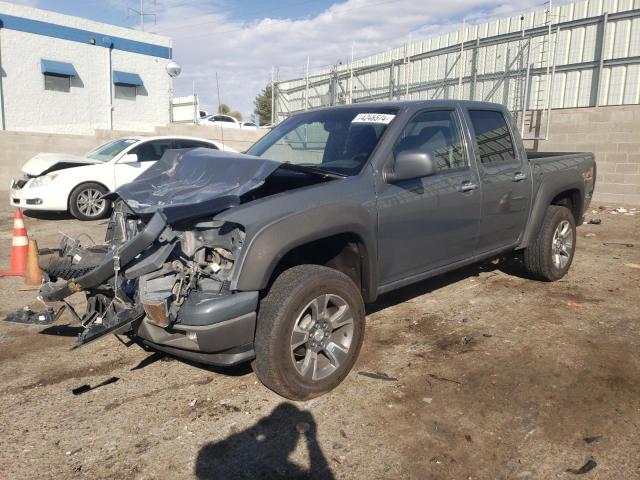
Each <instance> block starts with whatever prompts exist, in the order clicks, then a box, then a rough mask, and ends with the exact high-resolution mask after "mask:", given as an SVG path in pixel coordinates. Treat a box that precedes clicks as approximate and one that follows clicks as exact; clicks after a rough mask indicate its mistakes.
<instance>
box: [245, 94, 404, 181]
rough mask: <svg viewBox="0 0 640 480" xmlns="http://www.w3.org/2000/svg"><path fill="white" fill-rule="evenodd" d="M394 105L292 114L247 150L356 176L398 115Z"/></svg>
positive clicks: (266, 156) (284, 160)
mask: <svg viewBox="0 0 640 480" xmlns="http://www.w3.org/2000/svg"><path fill="white" fill-rule="evenodd" d="M396 113H397V108H394V107H384V106H381V107H372V106H359V107H343V108H336V109H328V110H318V111H311V112H307V113H302V114H299V115H295V116H292V117H290V118H288V119H287V120H285V121H284V122H282V123H281V124H280V125H278V126H277V127H276V128H274V129H273V130H271V132H269V133H268V134H267V135H265V136H264V137H263V138H261V139H260V140H259V141H258V142H257V143H256V144H255V145H253V146H252V147H251V148H250V149H249V150H248V151H247V152H246V153H247V154H249V155H255V156H258V157H263V158H267V159H269V160H275V161H278V162H282V163H291V164H294V165H299V166H301V167H313V169H314V170H324V171H326V172H330V173H335V174H338V175H356V174H357V173H358V172H360V170H361V169H362V167H363V166H364V165H365V164H366V163H367V161H368V160H369V157H370V156H371V153H372V152H373V150H374V148H375V147H376V145H377V144H378V141H379V140H380V137H381V136H382V134H383V133H384V131H385V130H386V128H387V126H388V125H389V123H390V122H391V121H392V120H393V118H394V117H395V114H396Z"/></svg>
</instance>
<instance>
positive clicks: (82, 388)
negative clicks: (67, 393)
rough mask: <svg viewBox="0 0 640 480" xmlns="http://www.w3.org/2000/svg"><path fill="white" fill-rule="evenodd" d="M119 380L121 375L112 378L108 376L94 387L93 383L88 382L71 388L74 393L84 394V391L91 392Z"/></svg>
mask: <svg viewBox="0 0 640 480" xmlns="http://www.w3.org/2000/svg"><path fill="white" fill-rule="evenodd" d="M118 380H120V378H119V377H111V378H107V379H106V380H105V381H104V382H101V383H99V384H97V385H95V386H93V387H92V386H91V385H86V384H85V385H81V386H79V387H77V388H74V389H73V390H71V393H73V394H74V395H82V394H83V393H87V392H90V391H91V390H95V389H96V388H100V387H104V386H105V385H111V384H112V383H116V382H117V381H118Z"/></svg>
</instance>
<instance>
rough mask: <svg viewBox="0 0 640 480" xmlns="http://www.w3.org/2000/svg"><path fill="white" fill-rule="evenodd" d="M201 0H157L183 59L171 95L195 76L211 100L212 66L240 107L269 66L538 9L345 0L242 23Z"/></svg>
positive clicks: (248, 105) (492, 2) (483, 0)
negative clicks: (314, 10)
mask: <svg viewBox="0 0 640 480" xmlns="http://www.w3.org/2000/svg"><path fill="white" fill-rule="evenodd" d="M202 3H203V2H201V1H198V0H165V1H164V2H162V3H160V2H159V6H160V7H161V12H160V14H159V15H158V23H157V25H156V26H155V27H154V28H153V30H155V31H157V32H158V33H161V34H164V35H168V36H171V37H172V38H173V46H174V59H175V60H176V61H177V62H179V63H180V64H181V65H182V66H183V73H182V75H181V77H179V78H178V79H177V80H176V82H175V91H176V94H178V95H182V94H189V93H190V92H191V89H192V82H194V81H195V89H196V92H197V93H198V95H199V96H200V98H201V101H202V102H203V103H204V104H205V105H207V106H209V107H214V106H215V105H217V98H216V85H215V73H216V72H218V78H219V82H220V93H221V100H222V102H223V103H227V104H229V105H230V106H231V107H232V108H234V109H238V110H240V111H241V112H243V114H249V113H250V112H251V111H252V110H253V99H254V97H255V95H256V94H257V93H258V92H259V91H260V90H261V89H262V88H263V87H264V86H265V85H266V84H267V83H268V82H269V80H270V76H271V66H272V65H278V66H279V68H280V78H281V79H286V78H293V77H300V76H302V74H303V71H304V65H305V64H306V61H307V56H309V57H310V61H311V67H312V70H313V68H314V67H320V66H326V65H330V64H333V63H335V62H336V61H337V60H342V61H347V60H348V59H349V56H350V52H351V45H352V44H353V45H354V48H355V54H356V57H364V56H367V55H370V54H374V53H378V52H382V51H384V50H387V49H389V48H393V47H397V46H399V45H401V44H403V43H404V42H406V41H407V39H408V37H409V33H410V32H411V35H412V37H413V38H414V39H417V38H421V37H424V38H426V37H429V36H432V35H435V34H438V33H441V32H446V31H449V30H454V29H456V28H459V27H460V23H461V22H462V19H463V18H467V19H469V20H468V21H470V22H471V23H477V22H479V21H484V20H486V19H489V18H495V17H504V16H508V15H511V14H516V13H519V12H521V11H523V10H533V9H538V8H542V7H541V4H540V3H539V2H537V1H533V0H513V1H507V0H448V1H442V2H432V1H425V0H420V1H416V0H347V1H345V2H342V3H337V4H334V5H332V6H331V7H329V8H328V9H326V10H325V11H323V12H322V13H320V14H319V15H316V16H314V17H311V18H304V19H296V20H291V19H279V18H278V19H274V18H264V19H262V20H260V21H254V22H241V21H238V20H233V19H230V18H229V16H228V15H227V14H225V11H224V5H225V2H224V1H219V2H215V3H214V4H208V5H207V6H203V5H202ZM254 5H256V4H254ZM257 5H258V8H259V3H258V4H257ZM278 13H279V14H280V15H282V14H283V13H286V10H279V11H278Z"/></svg>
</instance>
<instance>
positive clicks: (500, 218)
mask: <svg viewBox="0 0 640 480" xmlns="http://www.w3.org/2000/svg"><path fill="white" fill-rule="evenodd" d="M468 115H469V120H470V121H471V127H472V132H473V134H474V139H475V150H476V158H477V159H478V164H479V165H478V167H479V171H480V181H481V183H482V216H481V221H480V233H479V235H478V253H485V252H490V251H493V250H497V249H501V248H508V247H511V246H513V245H515V244H516V243H517V242H518V239H519V238H520V235H521V234H522V232H523V231H524V228H525V225H526V223H527V217H528V214H529V201H530V196H531V178H530V171H529V168H528V167H529V164H528V163H527V160H526V158H525V153H524V152H520V154H519V155H518V152H517V148H516V143H515V142H514V139H513V131H512V129H511V127H510V125H509V122H508V121H507V119H506V118H505V116H504V114H503V112H502V111H501V110H499V109H497V110H491V109H484V108H483V109H469V110H468Z"/></svg>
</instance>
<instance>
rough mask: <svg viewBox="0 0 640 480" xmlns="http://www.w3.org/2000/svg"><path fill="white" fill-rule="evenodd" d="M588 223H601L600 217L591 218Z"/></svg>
mask: <svg viewBox="0 0 640 480" xmlns="http://www.w3.org/2000/svg"><path fill="white" fill-rule="evenodd" d="M587 223H588V224H589V225H600V224H601V223H602V219H601V218H592V219H591V220H589V221H588V222H587Z"/></svg>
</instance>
